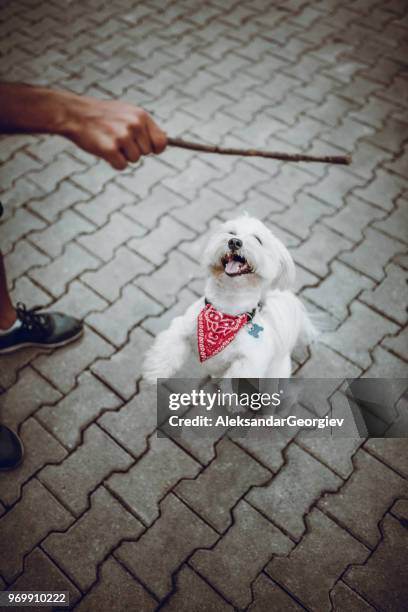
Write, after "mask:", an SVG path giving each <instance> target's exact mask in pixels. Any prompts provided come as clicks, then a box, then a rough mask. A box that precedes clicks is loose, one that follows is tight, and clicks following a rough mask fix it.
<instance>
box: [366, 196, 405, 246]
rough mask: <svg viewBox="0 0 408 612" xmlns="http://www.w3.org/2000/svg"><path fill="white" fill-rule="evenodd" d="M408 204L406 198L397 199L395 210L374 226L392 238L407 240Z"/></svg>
mask: <svg viewBox="0 0 408 612" xmlns="http://www.w3.org/2000/svg"><path fill="white" fill-rule="evenodd" d="M407 210H408V206H407V200H406V198H400V199H399V200H398V201H397V206H396V208H395V210H393V212H392V213H391V215H390V216H389V217H387V218H386V219H383V220H382V221H377V222H376V223H374V227H375V228H376V229H379V230H380V231H382V232H384V233H385V234H387V235H388V236H391V237H392V238H397V239H398V240H400V241H401V242H407V232H406V228H407V224H408V212H407Z"/></svg>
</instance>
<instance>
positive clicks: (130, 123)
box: [0, 83, 167, 170]
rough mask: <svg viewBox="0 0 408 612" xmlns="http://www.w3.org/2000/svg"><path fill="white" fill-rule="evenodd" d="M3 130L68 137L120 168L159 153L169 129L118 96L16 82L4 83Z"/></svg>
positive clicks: (0, 97)
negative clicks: (100, 96)
mask: <svg viewBox="0 0 408 612" xmlns="http://www.w3.org/2000/svg"><path fill="white" fill-rule="evenodd" d="M0 108H1V113H0V132H2V133H30V134H32V133H46V134H57V135H59V136H65V137H66V138H68V139H70V140H71V141H72V142H74V143H75V144H76V145H78V146H79V147H80V148H81V149H84V150H85V151H88V152H89V153H92V154H93V155H96V156H97V157H101V158H103V159H105V160H106V161H107V162H109V163H110V164H111V165H112V166H113V167H114V168H116V169H117V170H123V169H124V168H126V166H127V164H128V162H136V161H138V160H139V158H140V157H141V155H148V154H149V153H161V152H162V151H163V150H164V148H165V147H166V144H167V136H166V134H165V132H163V130H162V129H161V128H160V127H159V126H158V125H157V124H156V123H155V121H154V120H153V119H152V117H151V116H150V115H149V114H148V113H147V112H146V111H145V110H143V109H142V108H140V107H137V106H133V105H131V104H127V103H125V102H122V101H120V100H100V99H98V98H92V97H89V96H79V95H77V94H74V93H71V92H68V91H63V90H53V89H48V88H45V87H35V86H30V85H22V84H17V83H0Z"/></svg>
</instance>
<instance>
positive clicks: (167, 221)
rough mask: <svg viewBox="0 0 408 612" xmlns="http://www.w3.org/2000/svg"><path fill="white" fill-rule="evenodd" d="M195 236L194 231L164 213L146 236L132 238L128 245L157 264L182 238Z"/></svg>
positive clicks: (187, 238)
mask: <svg viewBox="0 0 408 612" xmlns="http://www.w3.org/2000/svg"><path fill="white" fill-rule="evenodd" d="M195 236H196V234H195V232H192V231H191V230H190V229H188V228H187V227H186V226H185V225H182V224H181V223H179V222H178V221H176V220H175V219H173V218H172V217H170V216H169V215H165V216H164V217H162V218H161V219H160V221H159V222H158V225H157V227H156V228H155V229H153V230H152V231H151V232H150V233H149V234H148V236H146V237H145V238H134V239H133V240H131V241H130V242H129V244H128V246H129V248H130V249H132V250H133V251H135V252H136V253H138V254H139V255H142V257H145V258H146V259H148V260H149V261H151V262H152V263H153V264H155V265H157V266H158V265H160V264H161V263H163V261H164V260H165V258H166V255H167V254H168V253H169V252H170V251H171V250H172V249H174V248H175V247H176V246H177V245H178V244H179V243H180V242H181V241H182V240H192V239H193V238H194V237H195Z"/></svg>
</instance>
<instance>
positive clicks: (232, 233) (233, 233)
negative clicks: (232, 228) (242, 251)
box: [228, 232, 237, 236]
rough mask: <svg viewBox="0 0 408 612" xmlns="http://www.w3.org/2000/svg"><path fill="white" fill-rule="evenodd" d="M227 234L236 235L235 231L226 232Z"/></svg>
mask: <svg viewBox="0 0 408 612" xmlns="http://www.w3.org/2000/svg"><path fill="white" fill-rule="evenodd" d="M228 234H230V235H231V236H236V235H237V232H228Z"/></svg>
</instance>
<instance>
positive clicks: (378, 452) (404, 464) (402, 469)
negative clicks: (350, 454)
mask: <svg viewBox="0 0 408 612" xmlns="http://www.w3.org/2000/svg"><path fill="white" fill-rule="evenodd" d="M407 416H408V413H407V410H405V417H404V418H405V419H406V418H407ZM364 448H366V449H367V450H369V451H370V452H371V453H372V454H373V455H375V456H376V457H378V458H379V459H380V460H381V461H383V462H384V463H385V464H386V465H388V466H390V467H392V468H393V469H394V470H395V471H396V472H399V473H400V474H402V476H404V477H405V478H408V452H407V451H408V442H407V439H406V438H402V437H401V438H400V437H395V438H394V437H389V438H372V439H371V440H368V441H367V442H366V444H365V446H364Z"/></svg>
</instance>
